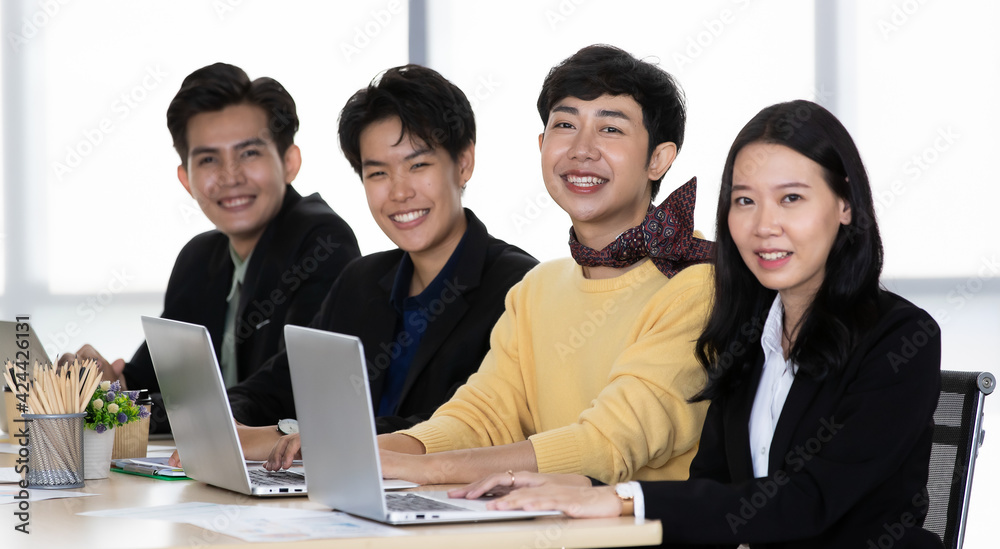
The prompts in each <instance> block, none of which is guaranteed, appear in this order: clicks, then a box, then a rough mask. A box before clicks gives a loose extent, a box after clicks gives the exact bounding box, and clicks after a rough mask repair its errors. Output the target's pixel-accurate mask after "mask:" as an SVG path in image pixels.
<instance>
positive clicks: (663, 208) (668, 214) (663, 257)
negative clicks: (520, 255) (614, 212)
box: [569, 178, 714, 278]
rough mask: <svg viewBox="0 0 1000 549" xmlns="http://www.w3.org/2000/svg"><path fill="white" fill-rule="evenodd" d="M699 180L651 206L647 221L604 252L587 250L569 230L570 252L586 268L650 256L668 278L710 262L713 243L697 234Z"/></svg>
mask: <svg viewBox="0 0 1000 549" xmlns="http://www.w3.org/2000/svg"><path fill="white" fill-rule="evenodd" d="M697 188H698V178H692V179H691V181H688V182H687V183H685V184H684V185H681V187H680V188H679V189H677V190H676V191H674V192H672V193H671V194H670V196H668V197H667V199H666V200H664V201H663V203H662V204H660V205H659V206H658V207H656V208H654V207H653V205H652V204H650V205H649V211H648V212H647V213H646V219H644V220H643V222H642V223H640V224H639V225H638V226H636V227H632V228H631V229H628V230H626V231H625V232H623V233H622V234H620V235H618V238H616V239H615V241H614V242H612V243H611V244H608V245H607V247H605V248H604V249H603V250H600V251H597V250H595V249H593V248H588V247H587V246H584V245H583V244H580V241H579V240H577V239H576V231H574V230H573V228H572V227H570V229H569V249H570V252H571V253H572V254H573V259H575V260H576V262H577V263H578V264H580V265H583V266H584V267H599V266H600V267H614V268H616V269H621V268H622V267H627V266H629V265H631V264H633V263H635V262H637V261H639V260H640V259H642V258H644V257H646V256H649V257H650V258H652V260H653V264H654V265H656V268H657V269H659V270H660V272H661V273H663V274H665V275H666V276H667V278H673V276H674V275H675V274H677V273H679V272H680V271H681V270H682V269H684V268H685V267H688V266H691V265H697V264H698V263H707V262H709V261H711V259H712V254H713V247H714V244H713V243H712V242H711V241H709V240H702V239H700V238H698V237H696V236H694V235H693V233H694V201H695V194H696V191H697Z"/></svg>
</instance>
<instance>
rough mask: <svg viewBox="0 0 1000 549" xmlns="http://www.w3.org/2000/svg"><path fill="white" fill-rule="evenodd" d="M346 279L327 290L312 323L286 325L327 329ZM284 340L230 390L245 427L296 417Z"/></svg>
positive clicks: (231, 403) (236, 414) (231, 402)
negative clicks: (267, 357)
mask: <svg viewBox="0 0 1000 549" xmlns="http://www.w3.org/2000/svg"><path fill="white" fill-rule="evenodd" d="M342 279H343V277H338V278H337V281H336V282H334V283H333V286H332V287H329V286H328V287H327V288H325V290H326V292H325V294H326V297H325V298H324V299H323V301H322V305H321V306H320V309H319V312H317V313H316V315H315V316H314V317H312V319H311V320H309V321H308V322H297V321H296V320H293V319H287V318H286V323H289V324H297V325H303V324H305V325H308V326H309V327H310V328H317V329H325V326H326V325H327V324H329V318H330V316H331V314H332V311H331V310H332V308H333V305H332V304H333V303H335V302H336V300H337V295H338V294H339V292H340V287H341V284H342ZM284 347H285V345H284V339H282V342H281V349H280V350H279V351H278V353H277V354H275V355H274V356H272V357H271V358H269V359H268V360H267V361H266V362H264V364H263V365H261V367H260V368H258V369H257V371H256V372H254V373H253V374H252V375H251V376H250V377H248V378H247V379H245V380H243V381H241V382H240V383H238V384H236V385H234V386H232V387H230V388H229V389H228V393H229V406H230V408H232V411H233V417H234V418H236V421H239V422H240V423H243V424H244V425H253V426H259V425H274V424H276V423H277V422H278V420H280V419H284V418H294V417H296V415H295V399H294V396H293V393H292V377H291V372H290V371H289V369H288V353H287V352H286V351H285V348H284Z"/></svg>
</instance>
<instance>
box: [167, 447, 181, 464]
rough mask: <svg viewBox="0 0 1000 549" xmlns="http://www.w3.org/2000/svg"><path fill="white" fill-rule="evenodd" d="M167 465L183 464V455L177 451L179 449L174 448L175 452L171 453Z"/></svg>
mask: <svg viewBox="0 0 1000 549" xmlns="http://www.w3.org/2000/svg"><path fill="white" fill-rule="evenodd" d="M167 465H169V466H171V467H180V466H181V455H180V454H178V453H177V450H174V453H172V454H170V459H168V460H167Z"/></svg>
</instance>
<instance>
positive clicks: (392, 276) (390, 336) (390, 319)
mask: <svg viewBox="0 0 1000 549" xmlns="http://www.w3.org/2000/svg"><path fill="white" fill-rule="evenodd" d="M400 258H402V254H400ZM399 263H400V261H399V260H397V261H396V265H395V266H394V267H393V268H392V269H389V271H388V272H386V273H385V275H384V276H383V277H382V278H381V279H380V280H379V282H378V285H379V287H380V288H381V289H382V294H381V295H379V296H377V297H376V298H374V299H372V300H370V304H371V306H372V308H373V310H383V309H384V310H385V311H386V312H387V314H385V315H374V316H375V318H376V319H377V320H376V321H375V322H373V323H371V324H372V328H373V330H372V333H371V334H370V335H371V337H370V338H362V339H369V340H370V341H380V342H383V343H385V344H390V343H391V342H392V341H395V339H396V328H397V324H399V313H397V312H396V309H395V308H394V307H393V306H392V305H391V304H390V303H389V296H390V295H391V294H392V284H393V282H394V281H395V280H396V272H397V271H399ZM369 312H371V311H369ZM368 324H369V323H367V322H366V323H365V325H368ZM380 353H384V351H383V350H382V349H380V348H379V346H377V345H373V346H372V347H371V348H369V347H365V360H367V361H368V372H369V374H368V388H369V389H371V394H372V404H373V405H374V406H375V407H376V408H377V407H378V403H379V402H380V401H381V400H382V388H383V387H384V386H385V378H386V375H385V374H386V373H388V368H389V365H388V363H386V365H385V368H380V367H379V366H378V361H376V360H374V359H375V357H378V356H379V354H380ZM376 371H377V372H378V375H374V376H373V375H371V372H376Z"/></svg>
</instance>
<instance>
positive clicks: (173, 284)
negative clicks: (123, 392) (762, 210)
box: [122, 238, 208, 394]
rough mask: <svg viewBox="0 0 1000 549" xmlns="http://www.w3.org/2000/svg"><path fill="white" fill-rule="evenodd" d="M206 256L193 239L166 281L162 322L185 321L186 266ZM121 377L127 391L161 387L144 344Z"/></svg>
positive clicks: (156, 389) (176, 261) (184, 249)
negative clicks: (195, 258)
mask: <svg viewBox="0 0 1000 549" xmlns="http://www.w3.org/2000/svg"><path fill="white" fill-rule="evenodd" d="M204 253H208V252H207V251H206V247H205V245H204V244H203V241H202V240H200V239H199V238H196V239H194V240H192V241H191V242H189V243H188V244H187V245H185V246H184V248H182V249H181V251H180V253H178V254H177V259H176V260H175V261H174V267H173V269H172V270H171V271H170V279H169V280H168V281H167V290H166V292H165V293H164V295H163V312H162V313H161V314H160V317H161V318H184V317H185V313H186V312H187V309H188V305H189V304H188V303H182V301H183V298H182V295H183V294H184V292H183V291H182V289H181V288H182V287H183V286H185V285H186V284H187V281H186V279H187V277H189V276H190V274H189V273H188V270H189V266H190V265H191V258H192V257H193V256H197V255H199V254H204ZM122 374H123V375H124V377H125V384H126V385H127V386H128V388H129V389H133V390H134V389H148V390H149V392H150V393H151V394H152V393H159V392H160V384H159V382H158V381H157V380H156V372H155V371H154V370H153V359H152V358H151V357H150V356H149V346H148V345H147V344H146V341H145V340H143V341H142V345H140V346H139V348H138V349H137V350H136V352H135V354H134V355H132V359H131V360H129V361H128V363H126V364H125V369H124V370H123V372H122Z"/></svg>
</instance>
